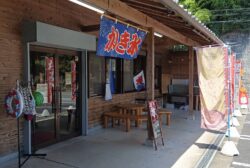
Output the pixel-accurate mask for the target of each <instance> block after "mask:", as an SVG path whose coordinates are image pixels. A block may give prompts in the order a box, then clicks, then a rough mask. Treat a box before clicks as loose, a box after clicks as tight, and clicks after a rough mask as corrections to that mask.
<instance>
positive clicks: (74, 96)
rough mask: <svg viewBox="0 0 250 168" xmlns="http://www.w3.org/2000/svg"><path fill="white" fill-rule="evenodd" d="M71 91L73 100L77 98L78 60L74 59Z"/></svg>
mask: <svg viewBox="0 0 250 168" xmlns="http://www.w3.org/2000/svg"><path fill="white" fill-rule="evenodd" d="M71 76H72V77H71V80H72V81H71V83H72V86H71V91H72V96H71V99H72V100H76V62H75V61H72V62H71Z"/></svg>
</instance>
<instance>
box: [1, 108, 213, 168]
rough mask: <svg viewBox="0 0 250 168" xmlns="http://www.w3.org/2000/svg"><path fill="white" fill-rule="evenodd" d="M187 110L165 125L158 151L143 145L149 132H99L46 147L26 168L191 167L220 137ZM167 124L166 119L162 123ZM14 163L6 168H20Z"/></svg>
mask: <svg viewBox="0 0 250 168" xmlns="http://www.w3.org/2000/svg"><path fill="white" fill-rule="evenodd" d="M186 116H187V113H186V112H184V111H178V110H177V111H174V112H173V115H172V119H171V121H172V122H171V126H170V127H167V126H166V125H164V126H163V134H164V141H165V146H164V147H162V146H161V145H160V144H159V149H158V151H155V150H154V148H153V147H148V146H144V145H143V143H144V141H145V139H146V137H147V131H146V128H145V125H144V126H141V128H134V127H132V129H131V131H130V132H129V133H126V132H124V131H123V129H121V128H108V129H99V130H98V131H95V132H92V133H91V134H90V135H89V136H86V137H76V138H73V139H71V140H68V141H65V142H62V143H58V144H55V145H52V146H49V147H47V148H44V149H42V150H40V151H38V152H39V153H44V152H45V153H47V156H46V157H45V158H37V157H32V158H31V159H29V160H28V161H27V162H26V163H25V165H24V166H23V167H24V168H25V167H26V168H169V167H175V168H183V167H185V168H192V167H194V166H195V165H196V164H197V162H198V161H199V159H200V158H201V157H202V155H203V154H204V152H205V151H206V149H207V147H208V145H209V144H210V143H212V142H213V140H214V138H215V137H216V136H217V134H216V133H213V132H206V131H205V132H204V130H202V129H200V115H199V113H198V112H196V119H195V120H193V119H191V117H190V119H189V117H186ZM163 121H165V120H163ZM16 163H17V161H11V162H9V163H8V165H5V166H4V165H1V166H0V167H4V168H14V167H17V164H16Z"/></svg>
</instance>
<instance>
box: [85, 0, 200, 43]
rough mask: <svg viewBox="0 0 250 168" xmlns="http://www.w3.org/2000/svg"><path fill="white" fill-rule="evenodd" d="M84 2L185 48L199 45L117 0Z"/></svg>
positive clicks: (88, 0)
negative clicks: (152, 31)
mask: <svg viewBox="0 0 250 168" xmlns="http://www.w3.org/2000/svg"><path fill="white" fill-rule="evenodd" d="M84 1H85V2H87V3H89V4H91V5H94V6H96V7H99V8H101V9H103V10H105V11H108V12H110V13H113V14H115V15H117V16H119V17H122V18H125V19H128V20H130V21H132V22H134V23H136V24H139V25H141V26H143V27H147V28H149V27H152V28H154V30H155V31H156V32H158V33H160V34H162V35H164V36H166V37H168V38H171V39H173V40H175V41H178V42H180V43H182V44H185V45H187V46H199V45H200V44H199V43H198V42H196V41H193V40H192V39H190V38H189V37H186V36H184V35H182V34H181V33H179V32H177V31H175V30H174V29H172V28H170V27H168V26H166V25H164V24H162V23H160V22H159V21H157V20H155V19H153V18H152V17H149V16H148V15H146V14H144V13H142V12H140V11H138V10H136V9H134V8H132V7H130V6H128V5H127V4H126V3H123V2H121V1H119V0H84Z"/></svg>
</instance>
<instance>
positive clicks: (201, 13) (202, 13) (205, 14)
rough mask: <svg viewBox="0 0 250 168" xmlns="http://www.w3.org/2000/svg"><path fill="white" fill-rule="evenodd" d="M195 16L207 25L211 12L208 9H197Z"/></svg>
mask: <svg viewBox="0 0 250 168" xmlns="http://www.w3.org/2000/svg"><path fill="white" fill-rule="evenodd" d="M195 16H196V17H197V18H198V19H199V20H200V21H202V22H204V23H207V22H209V21H210V18H211V16H212V14H211V12H210V11H209V10H208V9H199V10H198V11H197V12H196V13H195Z"/></svg>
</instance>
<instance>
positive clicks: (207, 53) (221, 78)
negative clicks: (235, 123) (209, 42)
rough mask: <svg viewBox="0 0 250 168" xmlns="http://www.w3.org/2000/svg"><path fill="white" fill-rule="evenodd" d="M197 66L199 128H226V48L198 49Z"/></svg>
mask: <svg viewBox="0 0 250 168" xmlns="http://www.w3.org/2000/svg"><path fill="white" fill-rule="evenodd" d="M196 52H197V64H198V76H199V86H200V99H201V128H205V129H211V130H221V129H222V128H225V127H226V114H227V113H226V99H227V98H226V95H227V93H226V90H225V88H226V75H227V74H226V71H225V65H226V59H227V48H225V47H222V46H219V47H208V48H198V49H197V50H196Z"/></svg>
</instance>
